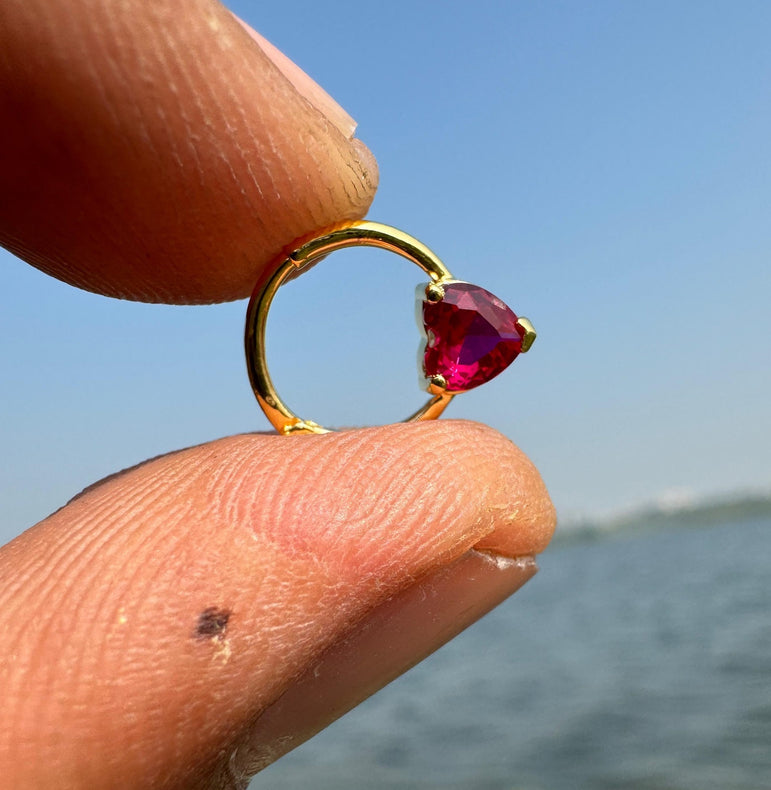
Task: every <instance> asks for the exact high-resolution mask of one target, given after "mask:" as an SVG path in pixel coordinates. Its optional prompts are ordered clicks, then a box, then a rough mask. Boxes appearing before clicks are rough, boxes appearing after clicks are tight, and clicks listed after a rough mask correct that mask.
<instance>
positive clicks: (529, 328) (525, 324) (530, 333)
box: [517, 316, 535, 354]
mask: <svg viewBox="0 0 771 790" xmlns="http://www.w3.org/2000/svg"><path fill="white" fill-rule="evenodd" d="M517 327H518V328H519V329H524V330H525V334H524V336H523V338H522V350H521V353H523V354H524V353H525V352H527V351H530V348H531V346H532V345H533V343H535V329H533V325H532V324H531V323H530V321H528V320H527V318H525V317H524V316H520V317H519V318H518V319H517Z"/></svg>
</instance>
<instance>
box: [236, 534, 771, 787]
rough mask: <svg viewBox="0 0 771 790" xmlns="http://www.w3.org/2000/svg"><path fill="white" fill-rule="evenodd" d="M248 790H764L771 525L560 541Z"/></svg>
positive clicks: (769, 759)
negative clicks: (491, 607) (502, 593)
mask: <svg viewBox="0 0 771 790" xmlns="http://www.w3.org/2000/svg"><path fill="white" fill-rule="evenodd" d="M539 564H540V566H541V572H540V573H539V574H538V575H537V576H536V577H535V578H534V579H533V580H532V581H531V582H529V583H528V584H527V585H526V586H525V587H524V588H523V589H522V590H521V591H520V592H519V593H517V594H516V595H515V596H514V597H513V598H511V599H510V600H509V601H507V602H506V603H504V604H503V605H502V606H500V607H499V608H498V609H497V610H495V611H494V612H493V613H491V614H490V615H488V616H487V617H486V618H484V619H483V620H482V621H481V622H479V623H477V624H476V625H475V626H474V627H472V628H471V629H469V630H468V631H466V632H465V633H464V634H462V635H461V636H460V637H458V638H457V639H455V640H454V641H453V642H452V643H450V644H449V645H447V646H446V647H444V648H442V649H441V650H440V651H439V652H437V653H436V654H435V655H433V656H432V657H431V658H430V659H428V660H427V661H425V662H424V663H423V664H421V665H420V666H418V667H416V668H415V669H413V670H412V671H410V672H409V673H407V674H406V675H405V676H403V677H401V678H400V679H398V680H397V681H395V682H394V683H392V684H391V685H390V686H388V687H387V688H386V689H384V690H383V691H381V692H380V693H378V694H377V695H375V696H374V697H372V698H371V699H370V700H368V701H367V702H365V703H364V704H363V705H361V706H359V708H357V709H356V710H354V711H352V712H351V713H349V714H348V715H347V716H345V717H344V718H343V719H341V720H340V721H338V722H336V723H335V724H334V725H332V726H331V727H329V728H328V729H327V730H326V731H324V732H323V733H321V734H319V735H318V736H316V737H315V738H314V739H312V740H311V741H309V742H308V743H306V744H305V745H304V746H302V747H300V748H299V749H297V750H295V751H294V752H293V753H291V754H289V755H287V756H286V757H285V758H283V759H282V760H281V761H279V762H278V763H277V764H276V765H274V766H271V767H270V768H268V769H267V770H266V771H264V772H263V773H262V774H260V775H259V776H258V777H256V778H255V779H254V780H253V783H252V784H251V785H250V788H252V790H289V788H292V789H293V790H295V789H296V788H301V787H307V788H314V790H332V789H333V788H334V790H349V789H350V790H353V789H354V788H357V790H361V789H362V788H366V790H386V789H387V790H393V788H405V789H406V788H414V790H438V788H443V789H445V790H449V789H452V790H457V789H459V788H464V789H465V788H468V789H469V790H581V789H582V788H587V790H588V789H589V788H591V790H626V789H627V788H628V789H630V790H631V788H634V790H761V789H763V790H769V788H771V521H769V520H767V519H758V520H753V521H742V522H738V523H726V524H721V525H712V526H709V527H702V528H686V527H683V528H679V529H678V528H674V529H668V530H665V531H655V532H651V531H641V532H637V533H635V532H632V533H624V534H620V535H615V536H611V537H608V538H605V539H603V540H600V541H595V542H585V543H577V544H572V545H563V546H555V547H554V548H552V549H550V550H547V551H546V552H545V553H544V555H543V556H542V557H541V558H540V561H539Z"/></svg>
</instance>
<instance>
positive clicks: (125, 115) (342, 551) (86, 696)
mask: <svg viewBox="0 0 771 790" xmlns="http://www.w3.org/2000/svg"><path fill="white" fill-rule="evenodd" d="M0 41H1V42H2V46H0V117H2V119H3V123H2V124H1V125H0V241H2V243H3V244H4V245H5V246H6V247H8V248H9V249H10V250H12V251H13V252H14V253H16V254H17V255H19V256H20V257H21V258H23V259H25V260H27V261H28V262H29V263H31V264H33V265H35V266H37V267H38V268H40V269H42V270H43V271H45V272H48V273H49V274H51V275H52V276H55V277H58V278H60V279H62V280H64V281H66V282H69V283H72V284H73V285H75V286H78V287H81V288H87V289H89V290H92V291H95V292H97V293H102V294H105V295H108V296H117V297H122V298H128V299H135V300H141V301H157V302H168V303H180V304H182V303H186V304H189V303H207V302H218V301H223V300H228V299H234V298H239V297H243V296H246V295H248V293H249V292H250V290H251V287H252V285H253V283H254V282H255V281H256V280H257V278H258V276H259V275H260V273H261V272H262V271H264V270H265V269H266V267H270V266H271V265H272V262H274V261H275V260H276V257H277V254H278V253H280V251H281V250H282V249H283V248H285V247H286V246H287V245H289V244H290V243H291V242H292V241H293V240H294V239H297V238H299V237H301V236H305V235H307V234H309V233H312V232H314V231H317V230H319V229H321V228H324V227H327V226H329V225H332V224H334V223H337V222H340V221H344V220H348V219H356V218H360V217H362V216H364V214H365V213H366V211H367V209H368V207H369V205H370V203H371V201H372V198H373V196H374V191H375V189H376V186H377V168H376V165H375V162H374V158H373V157H372V155H371V154H370V153H369V151H368V150H367V149H366V148H365V146H363V145H362V144H361V143H360V142H359V141H357V140H355V139H354V138H353V131H354V124H353V122H352V121H351V119H350V118H349V117H348V116H347V114H346V113H345V112H344V111H343V110H341V109H340V108H339V107H338V106H337V105H335V104H334V102H332V100H331V99H329V98H328V97H326V95H325V94H323V92H322V91H321V90H320V89H319V88H318V86H315V85H314V84H313V83H312V82H311V81H310V80H308V78H307V77H305V76H304V75H302V74H301V73H299V72H297V71H296V70H294V67H292V66H291V64H287V63H286V62H285V61H284V60H282V59H281V56H280V55H279V54H276V53H275V52H273V50H272V49H270V48H269V47H268V46H267V45H265V44H264V42H263V43H262V44H261V43H260V39H259V36H257V35H256V34H253V33H251V32H250V31H248V30H246V29H245V28H244V27H243V26H242V25H241V24H240V23H239V22H238V21H237V20H236V19H235V18H234V17H232V16H231V15H230V13H229V12H228V11H227V10H226V9H225V8H224V7H222V6H220V5H218V4H216V3H213V2H210V0H187V1H186V2H184V3H182V2H178V1H177V0H153V2H140V0H123V1H122V2H117V1H114V2H106V0H68V2H67V3H52V2H51V1H50V0H5V1H4V3H3V4H2V5H0ZM73 452H77V448H73ZM437 457H442V458H443V459H444V460H443V475H442V479H441V480H439V479H437V477H436V476H434V475H432V474H430V473H429V470H431V469H433V468H435V459H436V458H437ZM448 481H449V482H448ZM553 529H554V510H553V507H552V505H551V502H550V500H549V497H548V494H547V492H546V489H545V487H544V485H543V482H542V481H541V478H540V476H539V475H538V473H537V471H536V470H535V468H534V467H533V466H532V464H531V463H530V462H529V461H528V459H527V458H526V457H525V456H524V455H523V454H522V453H521V451H519V450H518V449H517V448H516V447H515V446H514V445H512V444H511V442H509V441H508V440H507V439H505V438H504V437H503V436H501V435H500V434H498V433H496V432H495V431H493V430H491V429H490V428H487V427H484V426H482V425H478V424H475V423H468V422H458V421H450V420H443V421H438V422H434V423H420V424H411V425H407V424H401V425H391V426H384V427H381V428H367V429H363V430H356V431H345V432H341V433H337V434H333V435H329V436H308V437H297V438H291V439H287V438H285V437H279V436H275V435H244V436H235V437H229V438H224V439H221V440H219V441H215V442H211V443H208V444H206V445H202V446H198V447H193V448H189V449H186V450H181V451H178V452H175V453H171V454H169V455H166V456H163V457H161V458H157V459H153V460H151V461H148V462H146V463H144V464H141V465H140V466H138V467H136V468H134V469H131V470H126V471H123V472H121V473H119V474H116V475H114V476H112V477H111V478H108V479H107V480H105V481H101V482H100V483H97V484H96V485H94V486H92V487H91V488H89V489H87V490H86V491H85V492H83V493H81V494H80V495H78V496H77V497H75V498H74V499H73V500H72V501H71V502H70V503H68V504H67V505H65V506H64V507H63V508H62V509H60V510H58V511H57V512H56V513H54V514H53V515H51V516H50V517H48V518H47V519H45V520H44V521H42V522H41V523H40V524H38V525H36V526H34V527H32V528H31V529H30V530H28V531H27V532H26V533H24V534H23V535H21V536H20V537H19V538H17V539H16V540H14V541H12V542H11V543H10V544H8V545H7V546H5V547H4V548H3V549H2V550H0V601H1V602H2V606H0V643H1V644H2V645H3V648H4V650H5V655H4V658H3V659H2V661H0V689H2V693H3V704H2V706H0V777H2V786H3V787H5V786H7V787H24V788H38V787H39V788H51V787H58V788H94V787H100V788H101V787H120V788H161V787H163V788H199V787H200V788H203V787H240V786H243V785H244V784H245V782H246V781H247V780H248V776H249V775H250V774H252V773H254V772H255V771H257V770H259V769H260V768H262V767H264V766H265V765H267V764H269V763H270V762H271V761H272V760H274V759H276V758H277V757H279V756H280V755H281V754H282V753H284V752H286V751H287V750H288V749H290V748H292V747H293V746H295V745H297V744H298V743H300V742H302V741H303V740H304V739H306V738H307V737H310V736H311V735H312V734H313V733H314V732H316V731H318V730H319V729H321V728H322V727H323V726H325V725H326V724H327V723H328V722H329V721H331V720H332V719H334V718H335V717H337V716H338V715H340V714H342V713H343V712H345V710H347V709H348V708H350V707H352V706H353V705H355V704H356V703H357V702H359V701H360V700H361V699H363V698H365V697H366V696H368V695H369V694H371V693H373V692H374V691H375V690H377V689H378V688H379V687H381V686H382V685H384V684H385V683H387V682H389V681H390V680H391V679H392V678H393V677H395V676H396V675H397V674H399V673H400V672H402V671H404V670H405V669H406V668H408V667H409V666H411V665H413V664H414V663H416V662H417V661H419V660H420V659H421V658H423V657H424V656H425V655H427V654H428V653H430V652H431V651H432V650H434V649H436V648H437V647H438V646H439V645H441V644H442V643H443V642H445V641H446V640H447V639H449V638H451V637H452V636H453V635H454V634H455V633H457V632H458V631H459V630H461V629H462V628H463V627H465V626H466V625H468V624H469V623H470V622H473V620H474V619H476V618H477V617H479V616H481V615H482V614H483V613H484V612H485V611H487V610H489V609H490V608H492V607H493V606H495V605H496V604H497V603H499V602H500V601H501V600H503V599H504V598H505V597H507V596H508V595H509V594H510V593H511V592H513V591H514V590H516V589H517V588H518V587H519V586H521V584H523V583H524V582H525V581H527V579H529V578H530V577H531V576H532V574H533V573H534V572H535V564H534V561H533V559H532V558H533V557H534V555H535V554H537V553H538V552H539V551H541V550H542V549H543V548H544V547H545V546H546V544H547V543H548V540H549V538H550V536H551V533H552V531H553Z"/></svg>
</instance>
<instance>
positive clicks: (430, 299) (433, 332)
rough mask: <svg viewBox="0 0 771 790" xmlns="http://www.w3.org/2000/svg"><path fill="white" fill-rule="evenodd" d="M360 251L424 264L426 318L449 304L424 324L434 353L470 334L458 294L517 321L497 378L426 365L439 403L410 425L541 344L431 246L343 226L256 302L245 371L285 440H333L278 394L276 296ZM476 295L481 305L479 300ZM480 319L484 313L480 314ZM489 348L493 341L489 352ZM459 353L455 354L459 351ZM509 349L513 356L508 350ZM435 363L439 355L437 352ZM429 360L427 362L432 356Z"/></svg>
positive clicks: (310, 246)
mask: <svg viewBox="0 0 771 790" xmlns="http://www.w3.org/2000/svg"><path fill="white" fill-rule="evenodd" d="M356 246H366V247H379V248H381V249H384V250H388V251H389V252H395V253H396V254H397V255H401V256H402V257H404V258H407V259H408V260H410V261H412V262H413V263H415V264H417V265H418V266H419V267H420V268H421V269H422V270H423V271H424V272H425V273H426V274H427V275H428V277H429V278H430V280H431V282H429V284H428V285H427V286H424V287H423V288H421V296H422V298H423V304H424V306H425V305H429V307H428V308H424V315H425V309H428V310H429V312H430V311H431V310H433V309H434V308H433V307H431V306H432V305H434V306H435V305H439V304H441V303H443V302H444V303H445V304H444V305H443V308H442V309H443V310H444V312H445V315H443V316H441V317H439V318H434V319H431V318H430V317H429V319H426V320H425V322H424V323H425V327H426V330H425V331H426V335H427V343H428V345H427V349H428V348H431V347H433V346H436V344H437V342H438V339H439V340H441V337H442V336H444V337H449V336H450V335H452V334H453V333H454V334H458V331H460V332H463V327H464V326H465V325H466V324H467V323H468V321H467V320H465V319H464V318H463V316H464V315H466V314H469V315H470V313H469V311H468V310H466V312H465V313H459V312H458V311H457V310H458V309H457V308H453V304H452V302H453V299H451V298H450V293H449V292H450V291H452V292H453V294H454V293H455V291H457V292H458V298H459V299H460V300H461V301H463V300H465V302H468V300H469V298H471V297H472V296H474V295H475V294H471V296H469V289H473V290H474V291H475V292H481V294H484V295H487V297H490V299H492V300H493V302H491V303H490V304H491V305H492V306H490V305H487V306H486V307H484V309H483V310H482V312H483V313H484V314H485V315H487V314H489V313H490V311H491V310H492V311H493V312H495V313H496V315H498V313H500V315H503V313H502V311H501V308H502V309H503V310H505V311H508V315H509V316H510V317H511V318H509V319H508V324H506V326H508V325H509V324H510V325H511V326H510V327H509V328H508V329H505V328H504V330H499V332H500V331H503V332H504V334H505V338H504V340H499V341H498V346H497V347H496V348H498V351H495V352H491V353H493V354H498V356H500V355H501V353H502V351H501V349H503V348H504V346H505V348H506V349H507V351H506V354H507V355H508V356H510V357H511V358H510V359H508V358H507V360H506V361H505V364H502V365H501V363H500V362H498V361H495V364H496V365H497V366H498V367H499V369H496V370H495V371H494V372H490V371H487V372H483V375H481V376H480V375H479V373H475V374H474V375H475V376H476V377H477V378H478V379H479V380H478V381H471V382H469V381H467V379H469V376H468V373H467V370H468V366H466V367H465V368H464V363H462V361H461V364H460V366H458V365H456V366H452V365H450V367H449V368H447V369H446V370H445V369H444V368H442V370H441V371H434V370H429V367H430V364H428V363H427V364H426V365H425V366H424V372H425V373H426V389H427V390H428V391H429V393H430V394H431V396H432V397H431V399H430V400H429V401H428V403H426V405H425V406H423V408H422V409H419V410H418V411H417V412H415V414H413V415H411V416H410V417H408V418H407V420H405V422H412V421H415V420H433V419H436V418H437V417H439V415H440V414H441V413H442V412H443V411H444V410H445V408H446V407H447V405H448V404H449V402H450V401H451V400H452V399H453V397H454V396H455V395H457V394H459V393H460V392H464V391H466V390H467V389H470V388H472V387H473V386H477V385H478V384H480V383H483V381H485V380H488V379H489V378H492V376H494V375H497V373H499V372H500V370H502V369H503V368H504V367H506V366H507V365H508V364H509V363H510V362H511V361H512V360H513V358H514V357H515V356H516V355H517V354H518V353H520V352H523V351H527V350H528V349H529V348H530V346H531V345H532V343H533V340H534V339H535V331H534V330H533V327H532V325H531V324H530V322H529V321H528V320H527V319H526V318H518V317H517V316H516V315H514V314H513V313H512V312H511V311H510V310H509V308H508V307H506V306H505V305H504V304H503V303H502V302H501V301H500V300H499V299H497V297H494V296H493V295H492V294H490V293H489V292H488V291H484V290H483V289H481V288H478V287H477V286H473V285H470V284H469V283H464V282H462V281H460V280H455V279H454V278H453V276H452V274H451V273H450V271H449V270H448V269H447V267H446V266H445V265H444V264H443V263H442V261H441V260H439V258H438V257H437V256H436V255H435V254H434V253H433V252H432V251H431V250H430V249H429V248H428V247H426V246H425V244H422V243H421V242H420V241H418V240H417V239H416V238H414V237H412V236H410V235H409V234H407V233H404V232H403V231H401V230H398V229H397V228H392V227H389V226H388V225H381V224H379V223H377V222H367V221H361V222H351V223H349V224H346V225H344V226H339V227H336V228H334V229H333V230H330V231H328V232H326V233H324V234H322V235H320V236H317V237H316V238H313V239H311V240H310V241H307V242H305V243H303V244H301V246H299V247H298V248H297V249H296V250H294V251H293V252H291V253H289V255H287V256H286V257H285V258H284V259H283V260H282V261H281V263H280V264H279V266H278V268H277V269H275V271H274V272H273V274H270V273H269V272H268V273H266V275H265V276H264V277H263V278H261V280H260V281H259V282H258V283H257V285H256V287H255V289H254V292H253V293H252V297H251V299H250V301H249V307H248V309H247V313H246V332H245V346H246V365H247V369H248V372H249V380H250V382H251V385H252V390H253V391H254V394H255V397H256V398H257V401H258V403H259V404H260V407H261V408H262V410H263V412H265V415H266V416H267V418H268V420H269V421H270V422H271V424H272V425H273V426H274V427H275V428H276V430H277V431H278V432H279V433H282V434H284V435H294V434H322V433H329V429H327V428H323V427H321V426H320V425H318V424H317V423H315V422H313V421H311V420H306V419H302V418H300V417H298V416H297V415H296V414H295V413H294V412H293V411H292V410H291V409H290V408H289V407H288V406H287V405H286V404H285V403H284V402H283V401H282V400H281V398H280V397H279V395H278V392H276V388H275V387H274V386H273V382H272V381H271V378H270V374H269V372H268V366H267V361H266V355H265V331H266V326H267V319H268V311H269V310H270V306H271V304H272V302H273V298H274V297H275V295H276V292H277V291H278V289H279V288H280V287H281V285H282V284H283V283H284V282H285V281H286V280H287V279H288V278H289V277H290V276H291V275H293V274H296V273H297V272H298V271H302V270H303V269H304V268H306V267H307V266H310V265H311V264H312V263H315V262H316V261H318V260H320V259H321V258H323V257H325V256H326V255H328V254H329V253H331V252H334V251H335V250H340V249H344V248H346V247H356ZM476 296H477V301H478V300H479V296H478V295H476ZM453 298H454V297H453ZM484 298H486V297H483V299H484ZM455 301H458V299H455ZM488 301H489V300H488ZM452 309H455V312H453V313H447V310H452ZM480 309H482V308H480ZM496 311H497V312H496ZM472 312H473V311H472ZM476 314H481V313H479V311H477V313H476ZM464 320H465V323H464ZM491 320H492V319H491ZM432 321H433V322H434V323H432ZM461 339H462V338H461ZM449 342H450V343H453V342H455V344H456V345H457V342H456V339H454V338H451V339H450V341H449ZM489 344H490V343H489V341H488V342H487V345H486V346H485V349H486V348H487V346H488V345H489ZM452 347H453V348H455V346H452ZM509 348H510V351H509V350H508V349H509ZM437 353H438V352H437ZM442 354H443V355H444V356H443V357H442V359H444V357H446V349H444V348H443V349H442ZM434 356H436V353H435V354H434ZM488 357H490V353H488V354H487V357H485V359H487V358H488ZM426 359H427V360H428V354H427V356H426ZM488 364H489V363H488ZM460 368H463V370H464V371H466V373H465V376H466V378H465V379H464V377H463V376H464V374H463V372H461V373H459V372H458V370H459V369H460ZM456 378H457V380H456ZM468 383H470V386H467V384H468Z"/></svg>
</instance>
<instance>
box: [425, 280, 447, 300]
mask: <svg viewBox="0 0 771 790" xmlns="http://www.w3.org/2000/svg"><path fill="white" fill-rule="evenodd" d="M426 299H428V301H429V302H441V301H442V299H444V288H442V286H441V285H439V283H429V284H428V285H427V286H426Z"/></svg>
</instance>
